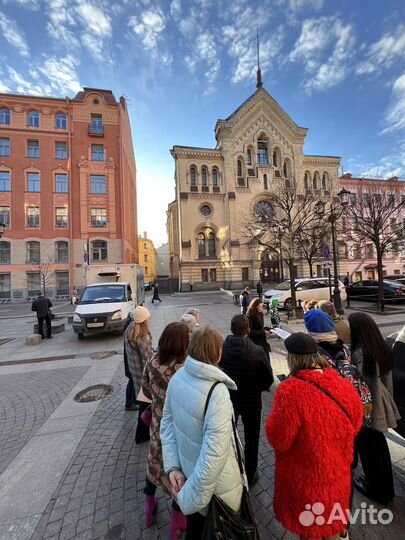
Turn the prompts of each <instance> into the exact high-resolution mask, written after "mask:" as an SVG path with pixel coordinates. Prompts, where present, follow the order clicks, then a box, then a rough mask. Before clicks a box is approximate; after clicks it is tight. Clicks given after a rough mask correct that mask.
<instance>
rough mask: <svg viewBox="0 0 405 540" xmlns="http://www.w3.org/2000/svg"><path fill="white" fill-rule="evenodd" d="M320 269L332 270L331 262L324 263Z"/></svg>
mask: <svg viewBox="0 0 405 540" xmlns="http://www.w3.org/2000/svg"><path fill="white" fill-rule="evenodd" d="M322 268H325V270H327V269H328V268H329V269H330V268H332V262H331V261H325V262H323V263H322Z"/></svg>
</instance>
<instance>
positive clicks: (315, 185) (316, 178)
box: [312, 171, 320, 189]
mask: <svg viewBox="0 0 405 540" xmlns="http://www.w3.org/2000/svg"><path fill="white" fill-rule="evenodd" d="M312 187H313V189H320V178H319V172H318V171H315V172H314V178H313V180H312Z"/></svg>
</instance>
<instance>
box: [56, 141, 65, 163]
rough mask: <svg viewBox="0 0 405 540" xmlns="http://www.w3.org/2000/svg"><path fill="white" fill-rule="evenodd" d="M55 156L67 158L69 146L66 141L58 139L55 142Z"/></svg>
mask: <svg viewBox="0 0 405 540" xmlns="http://www.w3.org/2000/svg"><path fill="white" fill-rule="evenodd" d="M55 158H56V159H67V146H66V143H65V142H62V141H58V142H56V143H55Z"/></svg>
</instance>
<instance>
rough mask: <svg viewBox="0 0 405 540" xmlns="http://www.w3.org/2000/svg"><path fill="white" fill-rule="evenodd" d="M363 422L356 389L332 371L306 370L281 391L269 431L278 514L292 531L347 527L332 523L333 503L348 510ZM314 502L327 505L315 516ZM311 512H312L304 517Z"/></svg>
mask: <svg viewBox="0 0 405 540" xmlns="http://www.w3.org/2000/svg"><path fill="white" fill-rule="evenodd" d="M298 377H300V378H301V379H305V380H299V378H298ZM306 381H313V382H316V384H318V385H319V386H321V387H322V388H324V389H325V390H327V391H328V392H329V393H330V394H331V395H332V396H333V397H334V398H335V399H336V400H337V401H338V402H339V403H340V404H341V405H342V406H343V407H344V409H345V410H346V411H347V413H348V414H349V416H350V419H349V418H348V417H347V416H346V415H345V413H344V412H343V411H342V410H341V408H340V407H339V406H338V405H337V404H336V403H335V402H334V401H333V400H332V399H331V398H330V397H329V396H327V395H325V394H324V393H323V392H322V391H321V390H319V389H318V388H316V387H315V386H313V385H312V384H310V383H308V382H306ZM362 419H363V406H362V403H361V400H360V398H359V395H358V393H357V391H356V390H355V388H354V387H353V385H352V384H351V383H350V382H348V381H347V380H345V379H343V378H342V377H341V376H340V375H339V374H338V373H337V372H336V371H335V370H334V369H331V368H327V369H325V370H324V371H323V372H322V371H319V370H316V371H315V370H302V371H300V372H299V373H298V374H297V377H291V378H289V379H287V380H286V381H284V382H283V383H281V385H280V386H279V388H278V389H277V391H276V395H275V399H274V405H273V408H272V410H271V412H270V414H269V417H268V418H267V421H266V433H267V438H268V440H269V442H270V444H271V445H272V447H273V448H274V450H275V455H276V475H275V486H274V501H273V505H274V511H275V514H276V517H277V519H278V520H279V521H280V522H281V523H282V524H283V525H284V526H285V527H286V528H287V529H289V530H290V531H292V532H294V533H296V534H299V535H301V536H304V537H306V538H322V537H325V536H333V535H334V534H336V533H338V532H340V531H342V530H343V529H344V528H345V525H346V524H345V523H344V522H342V520H341V519H339V520H333V521H332V522H331V523H329V524H328V520H329V519H328V518H329V516H330V514H331V511H332V508H333V506H334V504H335V503H338V504H340V505H341V508H342V509H343V511H345V510H346V509H349V499H350V489H351V469H350V466H351V463H352V461H353V442H354V437H355V436H356V434H357V433H358V431H359V430H360V427H361V424H362ZM315 503H322V505H323V507H322V506H320V505H317V506H316V507H315V509H316V512H315V514H314V513H313V512H312V510H313V507H312V505H314V504H315ZM322 508H324V511H323V512H322V514H321V513H320V512H321V510H322ZM308 510H309V512H310V513H308V512H307V513H305V514H302V512H304V511H308ZM318 514H319V515H318ZM316 517H318V520H317V522H318V524H317V523H316V522H315V521H314V520H315V518H316ZM322 517H323V518H324V519H322ZM312 521H314V523H311V522H312Z"/></svg>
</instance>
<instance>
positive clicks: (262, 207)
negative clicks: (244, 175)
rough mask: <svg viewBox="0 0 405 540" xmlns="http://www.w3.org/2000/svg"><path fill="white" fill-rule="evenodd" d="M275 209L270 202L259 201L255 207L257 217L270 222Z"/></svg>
mask: <svg viewBox="0 0 405 540" xmlns="http://www.w3.org/2000/svg"><path fill="white" fill-rule="evenodd" d="M273 213H274V212H273V207H272V205H271V203H270V202H269V201H259V202H258V203H257V204H256V206H255V216H256V217H257V218H259V219H260V218H261V219H263V220H266V219H267V220H268V219H269V218H270V217H271V216H272V215H273Z"/></svg>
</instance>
